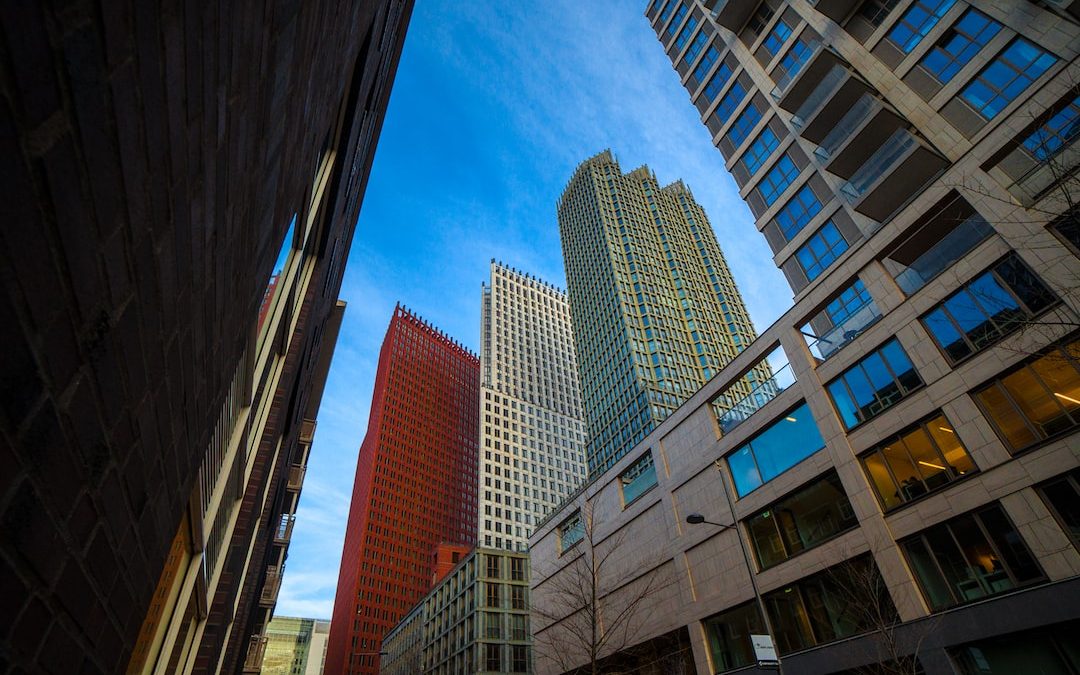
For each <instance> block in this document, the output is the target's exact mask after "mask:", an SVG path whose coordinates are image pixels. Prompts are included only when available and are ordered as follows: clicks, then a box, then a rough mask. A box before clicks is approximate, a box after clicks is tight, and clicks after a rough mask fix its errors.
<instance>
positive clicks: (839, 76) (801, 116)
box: [773, 63, 848, 128]
mask: <svg viewBox="0 0 1080 675" xmlns="http://www.w3.org/2000/svg"><path fill="white" fill-rule="evenodd" d="M847 75H848V69H847V68H845V67H844V66H842V65H840V64H839V63H838V64H835V65H834V66H833V67H832V68H830V69H829V72H827V73H825V77H823V78H821V82H820V83H819V84H818V86H817V87H815V88H814V91H812V92H810V95H809V96H807V97H806V100H805V101H803V102H802V105H800V106H799V107H798V108H797V109H796V110H795V113H794V114H793V115H792V116H791V123H792V125H794V126H795V127H796V128H801V127H802V126H803V125H805V124H806V122H807V120H809V119H810V118H811V117H813V116H814V114H815V113H816V112H817V111H818V110H820V109H821V107H822V106H823V105H825V102H826V101H828V100H829V99H830V98H832V96H833V94H835V93H836V90H837V89H839V88H840V86H841V85H842V84H843V83H844V81H845V80H846V79H847ZM773 96H774V97H777V98H778V97H779V94H778V93H777V91H776V89H774V90H773Z"/></svg>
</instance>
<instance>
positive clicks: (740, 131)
mask: <svg viewBox="0 0 1080 675" xmlns="http://www.w3.org/2000/svg"><path fill="white" fill-rule="evenodd" d="M759 121H761V111H760V110H758V107H757V105H755V103H754V101H753V100H751V101H750V103H748V104H746V108H745V109H744V110H743V111H742V113H741V114H740V115H739V116H738V117H737V118H736V119H735V121H734V122H733V123H732V125H731V128H730V129H728V134H727V136H728V140H730V141H731V145H732V147H736V148H737V147H739V146H740V145H742V142H743V141H745V140H746V137H747V136H749V135H750V130H751V129H753V128H754V127H755V126H756V125H757V123H758V122H759Z"/></svg>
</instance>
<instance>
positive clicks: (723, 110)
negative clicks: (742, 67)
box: [713, 80, 746, 124]
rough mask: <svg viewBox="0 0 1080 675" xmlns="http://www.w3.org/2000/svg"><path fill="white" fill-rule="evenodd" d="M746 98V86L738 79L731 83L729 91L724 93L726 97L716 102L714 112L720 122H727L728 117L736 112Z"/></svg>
mask: <svg viewBox="0 0 1080 675" xmlns="http://www.w3.org/2000/svg"><path fill="white" fill-rule="evenodd" d="M744 98H746V88H745V87H743V86H742V83H741V82H739V81H738V80H736V81H735V83H734V84H732V85H731V89H729V90H728V93H726V94H724V98H722V99H720V102H719V103H717V104H716V110H715V111H714V112H713V114H714V115H716V119H717V120H719V122H720V124H726V123H727V121H728V119H730V118H731V114H732V113H733V112H735V109H736V108H738V107H739V104H740V103H742V101H743V99H744Z"/></svg>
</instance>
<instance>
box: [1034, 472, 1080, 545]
mask: <svg viewBox="0 0 1080 675" xmlns="http://www.w3.org/2000/svg"><path fill="white" fill-rule="evenodd" d="M1038 491H1039V494H1040V495H1042V498H1043V501H1044V502H1046V506H1047V507H1049V509H1050V512H1051V513H1053V514H1054V517H1055V518H1057V521H1058V523H1060V524H1061V529H1063V530H1065V534H1067V535H1069V539H1071V540H1072V544H1073V546H1075V547H1076V548H1077V549H1080V470H1074V471H1072V472H1071V473H1067V474H1065V475H1063V476H1058V477H1057V478H1055V479H1053V480H1051V481H1049V482H1046V483H1043V484H1042V485H1040V486H1039V487H1038Z"/></svg>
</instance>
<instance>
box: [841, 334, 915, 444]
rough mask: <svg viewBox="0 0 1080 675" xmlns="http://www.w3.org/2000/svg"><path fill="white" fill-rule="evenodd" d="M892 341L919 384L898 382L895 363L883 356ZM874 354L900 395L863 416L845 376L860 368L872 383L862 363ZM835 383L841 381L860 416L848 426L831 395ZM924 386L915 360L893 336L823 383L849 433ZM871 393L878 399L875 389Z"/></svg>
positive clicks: (870, 382)
mask: <svg viewBox="0 0 1080 675" xmlns="http://www.w3.org/2000/svg"><path fill="white" fill-rule="evenodd" d="M893 343H895V344H896V346H897V348H898V349H899V350H900V352H901V353H902V354H903V355H904V358H906V359H907V361H908V363H909V364H911V372H913V373H914V374H915V376H916V377H917V378H918V379H919V384H917V385H915V386H914V387H912V388H911V389H907V387H905V386H904V385H903V384H902V383H901V382H900V379H899V378H898V377H897V374H896V366H895V364H890V363H889V360H888V359H887V358H885V356H884V351H885V348H886V347H887V346H889V345H890V344H893ZM875 355H877V356H878V358H880V359H881V362H882V363H883V364H884V366H885V369H886V370H887V371H888V374H889V376H890V377H891V378H892V381H893V384H895V385H896V387H897V389H899V390H900V392H901V396H900V398H898V399H896V401H894V402H892V403H889V404H888V405H887V406H885V407H883V408H881V409H880V410H878V411H877V412H875V413H874V414H873V415H872V416H870V417H863V415H862V414H861V413H860V411H859V409H858V407H857V406H858V401H857V400H856V398H855V394H854V391H853V390H852V389H851V385H850V384H849V383H848V382H847V380H846V379H845V377H846V376H847V374H848V373H851V372H853V371H855V369H856V368H858V369H860V371H861V374H862V376H863V377H865V378H866V381H867V382H868V383H869V384H870V385H873V383H874V382H873V380H872V379H871V378H870V376H869V375H868V374H867V372H866V370H865V368H863V364H864V363H865V362H866V361H867V360H869V359H870V358H871V357H872V356H875ZM837 383H842V384H843V385H844V390H845V391H846V392H847V394H848V396H849V400H850V401H851V403H852V406H853V407H854V408H855V410H854V412H855V414H856V416H857V417H859V418H862V419H858V420H857V421H856V423H855V424H853V425H851V426H848V424H847V422H846V421H845V420H844V414H843V412H841V410H840V406H839V405H837V403H836V397H835V396H834V395H833V392H832V386H833V385H834V384H837ZM925 386H926V380H924V379H923V377H922V375H921V374H920V373H919V369H918V368H916V367H915V362H914V361H912V360H911V357H910V356H908V353H907V350H906V349H904V345H902V344H901V343H900V340H898V339H897V338H896V337H895V336H893V337H890V338H889V339H888V340H885V341H884V342H882V343H881V344H879V345H878V346H877V347H874V348H873V349H869V350H867V351H866V352H865V353H864V354H863V355H862V358H860V359H859V360H857V361H855V362H854V363H852V364H851V365H850V366H848V367H847V368H845V369H844V370H842V371H841V372H840V373H839V374H838V375H837V376H836V377H834V378H833V379H831V380H829V381H828V382H827V383H826V384H825V391H826V393H827V394H828V395H829V401H830V402H831V403H832V405H833V408H834V410H835V411H836V416H837V417H838V418H839V420H840V424H841V425H842V426H843V427H844V429H845V431H847V432H849V433H850V432H851V431H852V430H854V429H857V428H859V427H860V426H862V425H863V424H866V423H867V422H869V421H870V420H873V419H876V418H877V417H878V415H880V414H881V413H883V412H885V411H886V410H889V409H890V408H893V407H895V406H896V405H898V404H899V403H901V402H902V401H903V400H904V399H906V398H907V397H909V396H911V395H912V394H914V393H915V392H917V391H919V390H920V389H922V388H924V387H925ZM871 393H872V394H873V396H874V398H875V399H878V395H877V391H876V390H875V391H873V392H871Z"/></svg>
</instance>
